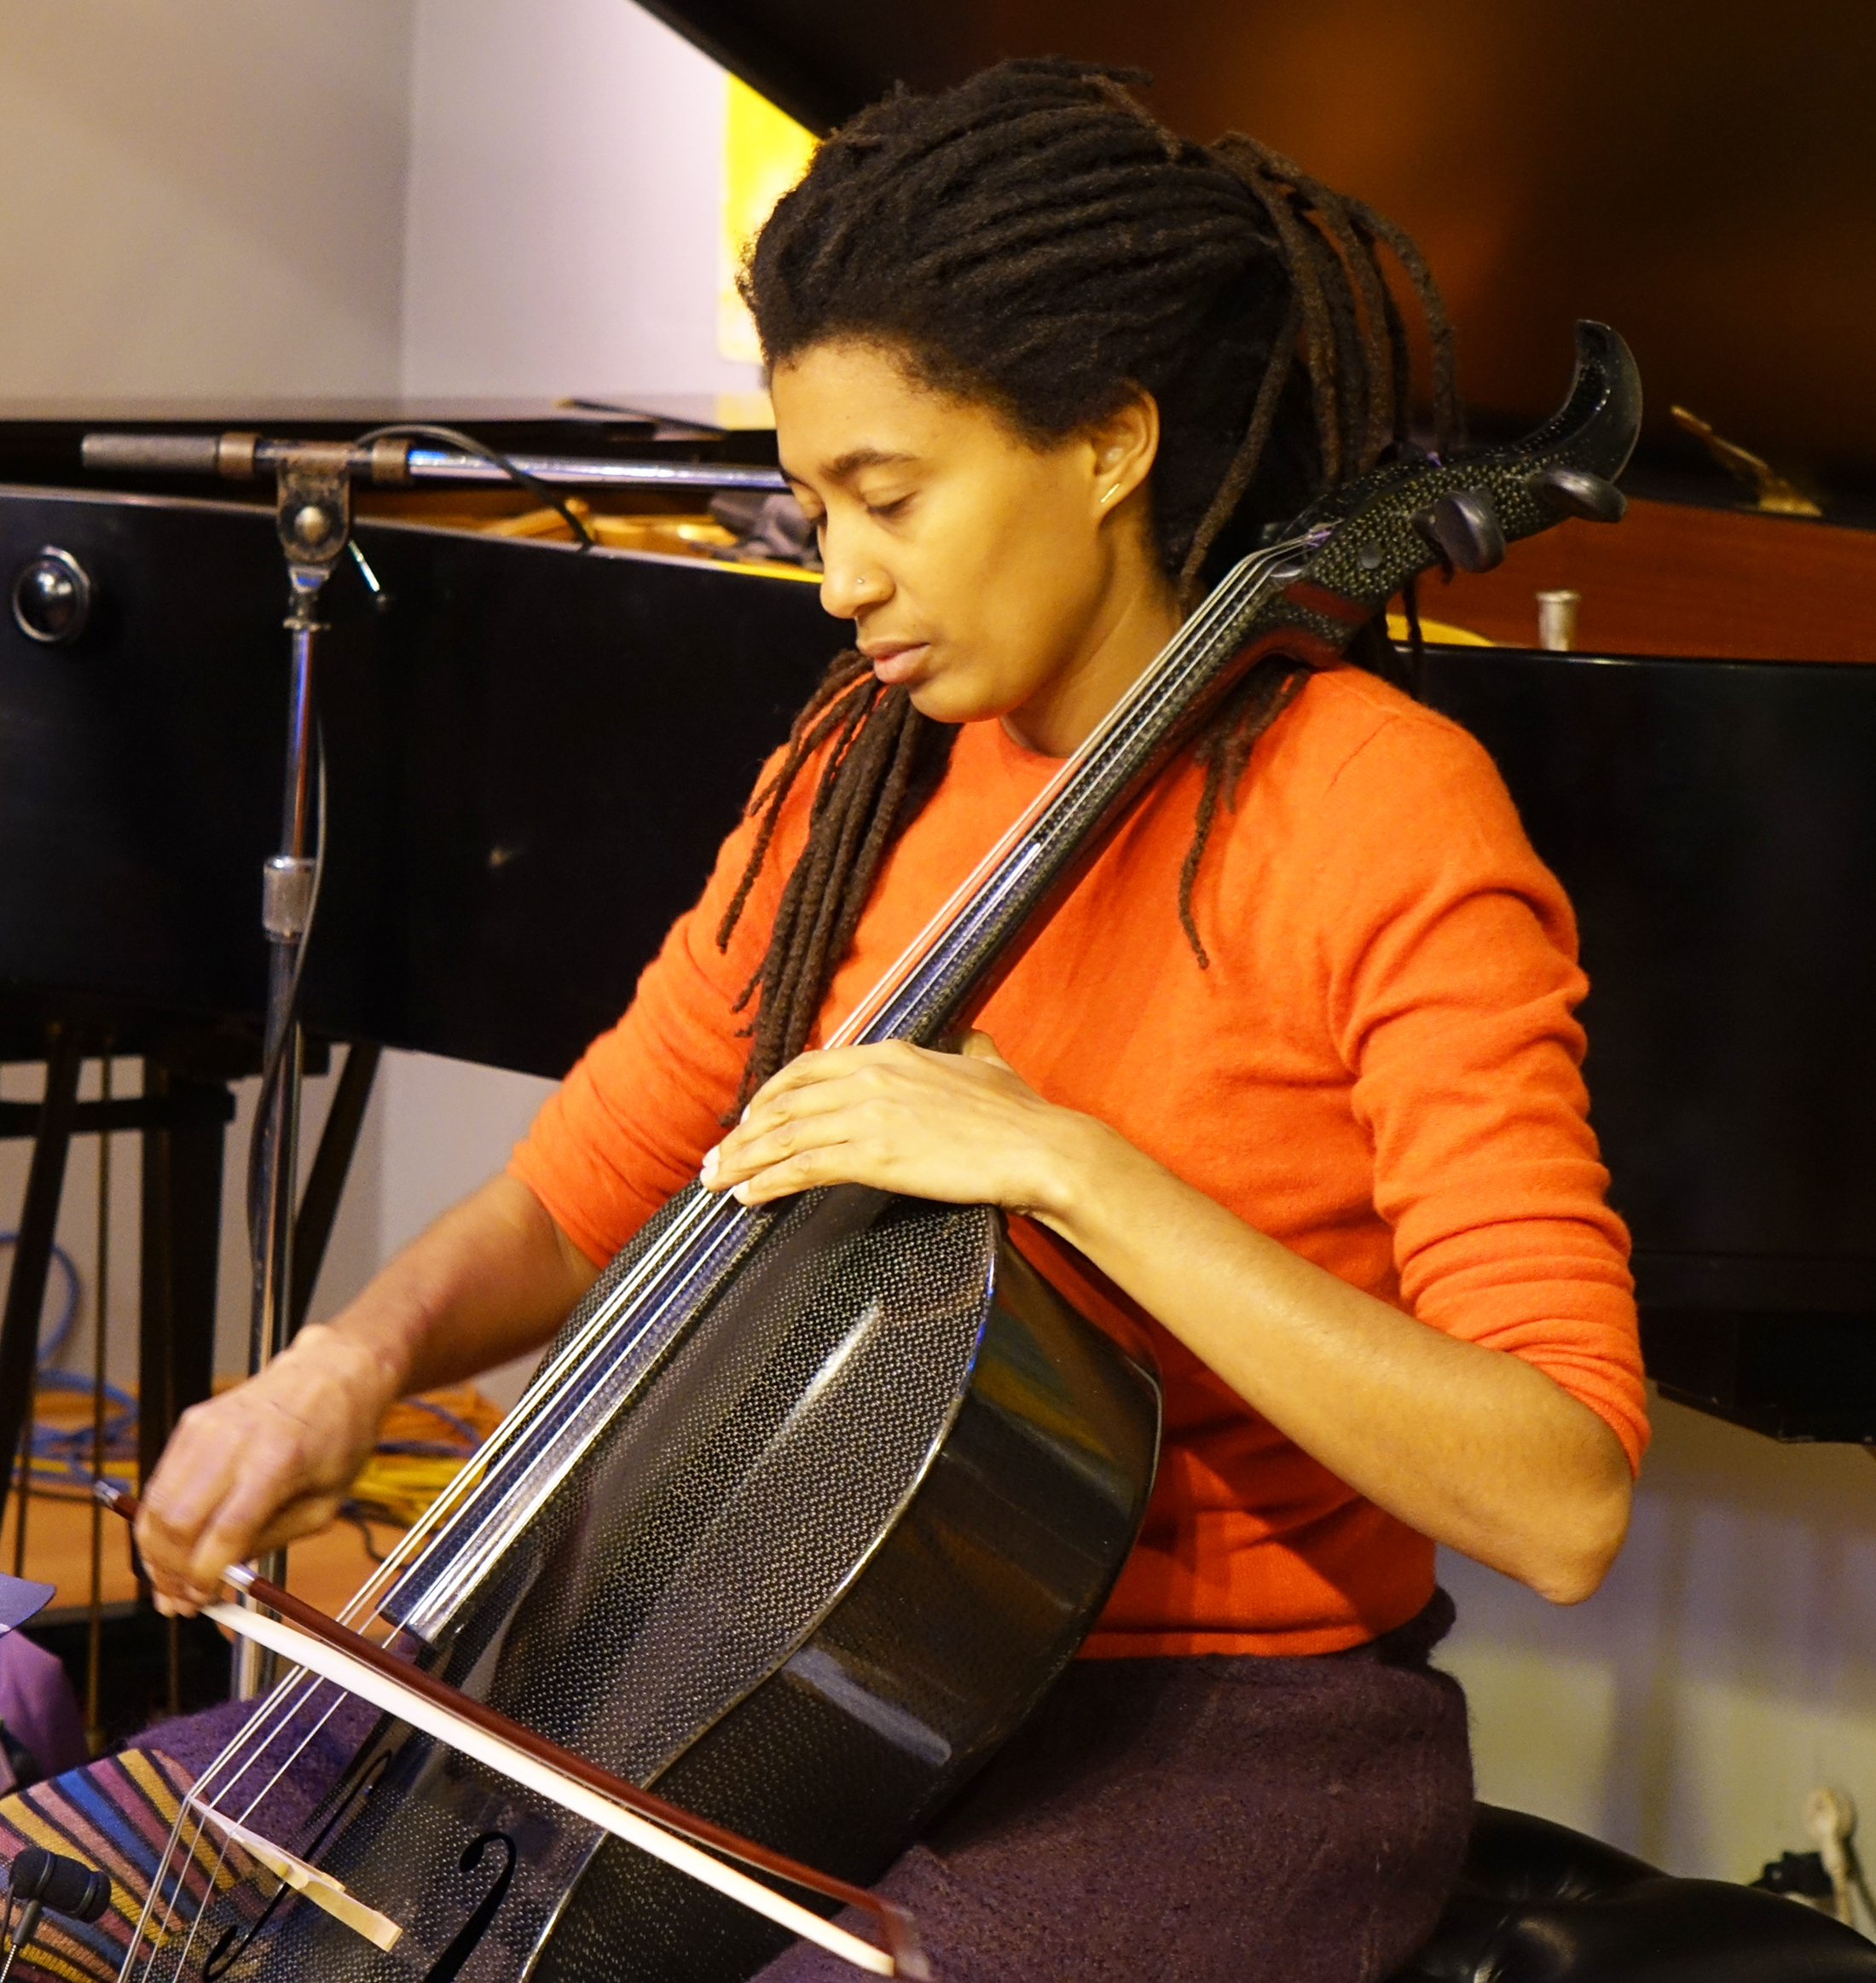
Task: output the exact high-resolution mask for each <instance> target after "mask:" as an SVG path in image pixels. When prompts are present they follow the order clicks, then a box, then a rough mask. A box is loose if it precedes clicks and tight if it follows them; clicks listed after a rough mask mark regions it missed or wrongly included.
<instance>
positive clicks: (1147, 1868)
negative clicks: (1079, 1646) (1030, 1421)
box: [757, 1592, 1472, 1983]
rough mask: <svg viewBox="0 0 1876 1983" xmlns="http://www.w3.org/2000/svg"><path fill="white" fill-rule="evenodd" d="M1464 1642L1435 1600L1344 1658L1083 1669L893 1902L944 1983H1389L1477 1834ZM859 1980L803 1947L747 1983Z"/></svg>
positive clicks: (894, 1882) (897, 1881)
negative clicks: (1459, 1646) (1456, 1654)
mask: <svg viewBox="0 0 1876 1983" xmlns="http://www.w3.org/2000/svg"><path fill="white" fill-rule="evenodd" d="M1451 1622H1452V1605H1451V1602H1450V1599H1449V1598H1447V1597H1446V1596H1445V1592H1441V1593H1439V1595H1438V1596H1437V1597H1435V1598H1434V1600H1433V1603H1432V1604H1430V1605H1429V1606H1428V1607H1427V1610H1426V1611H1424V1612H1422V1613H1421V1615H1420V1616H1419V1617H1418V1618H1417V1619H1416V1620H1414V1621H1411V1622H1410V1624H1408V1625H1404V1626H1401V1627H1400V1629H1399V1630H1398V1632H1392V1633H1390V1634H1389V1635H1388V1636H1387V1638H1384V1639H1381V1640H1377V1641H1376V1642H1375V1644H1372V1645H1368V1646H1362V1647H1358V1648H1356V1649H1355V1650H1353V1651H1352V1652H1346V1653H1336V1654H1330V1655H1323V1656H1318V1657H1316V1658H1309V1659H1273V1658H1261V1657H1250V1658H1219V1657H1198V1658H1186V1659H1151V1660H1082V1661H1077V1662H1076V1663H1075V1664H1074V1666H1073V1667H1070V1668H1069V1670H1068V1673H1066V1674H1064V1675H1063V1677H1062V1680H1061V1681H1060V1683H1059V1684H1057V1687H1056V1688H1055V1690H1054V1691H1053V1692H1052V1693H1051V1694H1050V1695H1049V1696H1048V1697H1047V1699H1046V1700H1045V1701H1044V1702H1043V1704H1042V1706H1041V1707H1040V1708H1039V1709H1038V1710H1037V1711H1036V1713H1035V1714H1034V1716H1033V1717H1032V1718H1031V1719H1030V1720H1029V1721H1028V1723H1027V1724H1025V1725H1024V1726H1023V1728H1022V1730H1021V1731H1020V1732H1019V1733H1018V1734H1017V1735H1016V1737H1015V1739H1014V1740H1012V1741H1011V1742H1010V1744H1009V1745H1008V1746H1007V1747H1006V1748H1005V1749H1003V1750H1002V1751H1001V1752H1000V1753H999V1755H998V1756H997V1757H996V1758H995V1760H993V1762H992V1763H991V1765H990V1766H989V1767H988V1768H987V1770H986V1771H984V1773H983V1775H982V1776H981V1777H979V1778H978V1780H977V1782H976V1783H975V1784H974V1785H973V1786H972V1787H971V1788H970V1789H968V1790H967V1791H966V1792H965V1794H964V1797H963V1798H962V1799H961V1800H959V1802H958V1803H957V1804H956V1805H954V1806H952V1809H951V1810H950V1812H947V1815H946V1816H945V1817H944V1818H941V1820H940V1822H939V1824H937V1825H936V1826H935V1828H934V1829H933V1830H932V1831H931V1832H930V1833H929V1835H928V1836H927V1837H926V1838H925V1840H924V1841H923V1842H922V1843H921V1844H919V1845H917V1846H915V1847H913V1848H912V1851H911V1852H909V1853H906V1855H905V1857H904V1858H901V1859H900V1860H899V1862H898V1863H897V1864H895V1866H894V1867H893V1869H892V1870H891V1871H890V1872H889V1874H888V1875H887V1876H886V1877H885V1879H884V1880H883V1881H882V1882H881V1883H880V1887H879V1891H880V1892H882V1893H886V1894H889V1895H890V1896H891V1898H893V1899H895V1900H897V1901H899V1902H900V1904H901V1905H903V1906H905V1907H906V1908H907V1909H908V1910H909V1911H911V1913H912V1916H913V1918H914V1920H915V1921H916V1922H918V1928H919V1931H920V1934H921V1935H922V1937H923V1939H924V1944H925V1949H926V1952H927V1954H928V1955H929V1957H931V1960H932V1963H933V1966H934V1967H935V1969H936V1971H937V1974H938V1976H939V1978H940V1980H941V1983H1070V1980H1071V1979H1072V1980H1073V1983H1146V1980H1147V1979H1151V1983H1249V1980H1252V1979H1264V1978H1267V1979H1269V1980H1270V1983H1378V1980H1379V1979H1381V1978H1385V1977H1387V1976H1390V1975H1392V1974H1393V1973H1394V1972H1395V1971H1396V1970H1397V1969H1399V1968H1400V1967H1401V1965H1402V1964H1403V1963H1405V1962H1407V1961H1408V1960H1409V1958H1410V1957H1412V1955H1413V1954H1414V1953H1415V1951H1416V1950H1418V1949H1419V1948H1420V1947H1421V1945H1422V1944H1423V1943H1424V1942H1425V1941H1426V1940H1427V1937H1428V1935H1429V1934H1431V1933H1432V1932H1433V1926H1434V1923H1435V1922H1436V1921H1437V1920H1438V1918H1439V1911H1440V1909H1441V1908H1442V1906H1443V1905H1445V1900H1446V1898H1447V1896H1448V1894H1449V1893H1450V1892H1451V1889H1452V1887H1453V1883H1454V1882H1455V1881H1456V1878H1457V1877H1458V1873H1459V1868H1460V1864H1461V1861H1462V1858H1463V1856H1464V1853H1465V1849H1466V1842H1467V1839H1468V1835H1469V1833H1470V1831H1471V1828H1472V1767H1471V1761H1470V1758H1469V1755H1468V1748H1467V1742H1466V1705H1465V1697H1464V1696H1463V1695H1462V1693H1461V1691H1460V1689H1459V1685H1458V1683H1457V1682H1456V1681H1455V1680H1453V1679H1451V1678H1450V1676H1448V1675H1446V1674H1444V1673H1436V1672H1435V1671H1434V1670H1433V1668H1432V1667H1429V1666H1428V1665H1427V1654H1428V1653H1429V1652H1430V1651H1431V1650H1432V1648H1433V1645H1435V1644H1437V1643H1438V1642H1439V1639H1440V1638H1444V1637H1445V1633H1446V1631H1447V1630H1448V1628H1449V1627H1450V1625H1451ZM850 1925H852V1926H854V1927H855V1928H859V1929H860V1932H862V1933H864V1932H866V1930H865V1927H864V1924H863V1923H862V1922H861V1921H860V1920H859V1919H858V1918H850ZM852 1974H853V1971H852V1970H851V1969H849V1968H848V1966H847V1965H846V1964H845V1963H842V1962H841V1961H839V1960H838V1959H837V1957H832V1956H830V1955H827V1954H826V1953H825V1952H824V1951H821V1950H820V1949H819V1948H817V1947H815V1946H814V1945H813V1944H812V1943H808V1942H798V1943H796V1945H795V1946H794V1947H793V1948H792V1949H790V1951H788V1952H787V1953H786V1954H785V1955H784V1956H782V1957H779V1959H778V1960H777V1961H776V1962H774V1963H771V1964H770V1965H769V1966H768V1967H767V1969H764V1970H763V1971H762V1972H761V1977H760V1978H759V1979H758V1980H757V1983H847V1980H848V1978H850V1977H851V1976H852Z"/></svg>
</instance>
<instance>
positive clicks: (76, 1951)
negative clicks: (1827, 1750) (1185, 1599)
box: [0, 1592, 1472, 1983]
mask: <svg viewBox="0 0 1876 1983" xmlns="http://www.w3.org/2000/svg"><path fill="white" fill-rule="evenodd" d="M1452 1615H1453V1614H1452V1606H1451V1603H1450V1601H1449V1600H1448V1599H1447V1597H1446V1596H1445V1593H1444V1592H1441V1593H1440V1594H1439V1596H1437V1597H1435V1598H1434V1600H1433V1603H1432V1604H1430V1605H1429V1606H1428V1607H1427V1609H1426V1610H1425V1611H1424V1612H1422V1613H1421V1615H1420V1616H1419V1617H1418V1618H1416V1619H1415V1620H1413V1621H1411V1622H1410V1624H1407V1625H1404V1626H1401V1627H1400V1629H1399V1630H1398V1631H1397V1632H1391V1633H1389V1634H1388V1635H1387V1638H1382V1639H1378V1640H1376V1641H1375V1643H1374V1644H1371V1645H1365V1646H1359V1647H1357V1648H1356V1649H1354V1650H1352V1651H1350V1652H1346V1653H1332V1654H1327V1655H1320V1656H1318V1657H1315V1658H1309V1659H1268V1658H1261V1657H1256V1658H1232V1659H1221V1658H1190V1659H1154V1660H1083V1661H1077V1662H1076V1663H1075V1664H1074V1666H1073V1667H1070V1668H1069V1670H1068V1673H1066V1674H1065V1675H1064V1676H1063V1677H1062V1679H1061V1681H1060V1682H1059V1683H1058V1684H1057V1686H1056V1687H1055V1689H1054V1690H1053V1691H1052V1692H1051V1694H1050V1695H1049V1696H1048V1697H1047V1699H1046V1700H1045V1702H1043V1704H1042V1706H1041V1707H1040V1708H1039V1709H1038V1710H1037V1712H1036V1713H1035V1714H1034V1716H1033V1717H1032V1718H1031V1719H1030V1720H1029V1721H1028V1723H1026V1724H1025V1725H1024V1726H1023V1728H1022V1730H1021V1731H1020V1732H1019V1733H1018V1734H1017V1735H1016V1737H1015V1739H1014V1740H1013V1741H1011V1742H1010V1744H1009V1745H1008V1746H1007V1747H1006V1748H1005V1749H1004V1750H1002V1751H1001V1753H1000V1754H999V1755H998V1756H997V1758H996V1760H994V1761H993V1763H992V1764H991V1765H990V1766H989V1768H988V1769H987V1770H986V1771H984V1773H983V1775H982V1776H981V1777H979V1778H978V1779H977V1781H976V1783H974V1784H973V1785H972V1786H971V1787H970V1789H969V1790H967V1791H966V1792H965V1794H964V1796H963V1797H962V1798H961V1799H960V1800H958V1803H957V1804H955V1805H954V1806H952V1808H951V1810H950V1811H949V1812H947V1814H946V1816H945V1817H944V1818H942V1819H941V1822H940V1823H939V1824H938V1825H937V1826H936V1827H935V1828H934V1829H933V1830H932V1832H931V1833H930V1834H929V1835H928V1837H927V1838H926V1839H925V1841H924V1842H923V1843H922V1844H920V1845H918V1846H916V1847H913V1849H912V1851H911V1852H909V1853H906V1855H905V1857H904V1858H901V1859H900V1861H899V1862H898V1864H896V1865H895V1867H894V1868H893V1870H891V1872H890V1873H889V1874H888V1875H887V1876H886V1878H885V1880H884V1881H883V1882H882V1883H881V1885H882V1890H883V1892H885V1893H889V1894H891V1895H892V1896H893V1898H894V1899H897V1900H899V1901H900V1902H901V1903H902V1904H903V1905H905V1906H906V1907H907V1908H908V1909H909V1910H910V1911H911V1912H912V1916H913V1918H914V1919H915V1920H916V1921H917V1922H918V1928H919V1932H920V1934H921V1935H922V1936H923V1938H924V1943H925V1946H926V1950H927V1952H928V1953H929V1955H930V1957H932V1960H933V1963H934V1965H935V1969H936V1970H937V1972H938V1975H939V1977H940V1979H941V1983H1070V1980H1071V1979H1072V1980H1073V1983H1109V1980H1110V1979H1111V1980H1112V1983H1147V1980H1149V1979H1150V1980H1151V1983H1252V1980H1254V1979H1265V1978H1267V1979H1269V1980H1270V1983H1379V1979H1381V1978H1384V1977H1386V1976H1387V1975H1389V1974H1392V1972H1393V1970H1395V1969H1398V1967H1399V1966H1400V1965H1401V1964H1402V1963H1404V1962H1405V1961H1406V1960H1407V1958H1408V1957H1410V1956H1411V1955H1412V1954H1413V1952H1414V1951H1415V1950H1416V1949H1417V1948H1418V1947H1419V1946H1420V1945H1421V1943H1422V1942H1423V1941H1424V1940H1426V1939H1427V1935H1428V1934H1430V1933H1431V1931H1432V1928H1433V1922H1434V1921H1435V1919H1436V1917H1437V1916H1438V1915H1439V1910H1440V1908H1441V1906H1442V1905H1444V1903H1445V1898H1446V1895H1447V1893H1449V1892H1450V1889H1451V1887H1452V1885H1453V1882H1454V1881H1455V1880H1456V1877H1457V1875H1458V1871H1459V1864H1460V1859H1461V1857H1462V1854H1463V1853H1464V1850H1465V1846H1466V1841H1467V1836H1468V1832H1469V1830H1470V1829H1471V1823H1472V1772H1471V1765H1470V1760H1469V1758H1468V1752H1467V1746H1466V1706H1465V1699H1464V1696H1462V1694H1461V1692H1460V1690H1459V1686H1458V1684H1457V1683H1456V1681H1455V1680H1453V1679H1450V1677H1449V1676H1447V1675H1445V1674H1444V1673H1436V1672H1435V1671H1433V1668H1432V1667H1429V1666H1428V1665H1427V1655H1428V1654H1429V1652H1430V1651H1431V1650H1432V1649H1433V1646H1434V1645H1435V1644H1438V1643H1439V1640H1440V1639H1441V1638H1444V1637H1445V1633H1446V1631H1447V1629H1448V1627H1449V1626H1450V1624H1451V1622H1452ZM245 1717H246V1709H245V1708H241V1707H236V1706H233V1705H230V1706H229V1707H227V1708H217V1709H211V1711H210V1712H209V1713H206V1714H203V1715H197V1716H194V1717H192V1718H190V1719H188V1720H185V1721H180V1722H171V1723H169V1724H168V1725H165V1726H164V1727H161V1728H158V1729H153V1730H152V1731H150V1732H149V1733H148V1735H147V1736H145V1737H143V1738H142V1742H141V1743H140V1745H139V1748H137V1749H136V1750H133V1751H130V1752H129V1753H128V1754H125V1755H124V1756H122V1757H113V1758H109V1759H107V1760H105V1761H103V1762H100V1763H95V1764H92V1765H91V1766H90V1767H89V1768H87V1769H84V1770H74V1771H71V1772H70V1773H69V1774H68V1775H67V1776H64V1777H56V1778H55V1779H53V1780H52V1781H51V1782H49V1783H42V1784H38V1785H36V1786H35V1787H34V1788H33V1789H31V1790H28V1791H26V1792H25V1793H23V1794H22V1795H20V1796H17V1797H12V1798H5V1799H0V1859H10V1858H11V1857H12V1855H13V1853H14V1852H15V1851H17V1850H18V1849H19V1848H20V1847H21V1846H23V1845H26V1844H29V1843H31V1844H39V1845H47V1846H51V1847H54V1849H55V1850H57V1849H63V1850H65V1851H67V1852H70V1853H76V1854H77V1855H78V1857H80V1858H84V1859H85V1860H87V1861H88V1862H89V1863H90V1864H94V1865H101V1866H104V1867H105V1868H106V1869H107V1870H109V1871H110V1873H111V1874H112V1876H113V1882H114V1883H115V1884H114V1890H113V1902H114V1905H113V1908H112V1909H111V1911H110V1912H109V1914H107V1916H106V1917H105V1919H104V1920H102V1921H101V1922H97V1923H96V1924H94V1925H93V1926H91V1927H90V1928H83V1927H79V1926H78V1925H77V1924H75V1923H72V1924H67V1923H63V1922H52V1921H50V1920H49V1921H48V1922H47V1924H46V1926H45V1928H43V1930H42V1933H41V1936H40V1939H39V1946H40V1948H41V1949H43V1951H44V1954H45V1956H46V1957H48V1958H49V1960H48V1961H47V1962H46V1963H44V1964H43V1966H42V1965H41V1964H40V1963H35V1962H33V1961H32V1959H31V1957H28V1958H27V1959H26V1960H23V1961H22V1962H21V1963H20V1965H19V1967H18V1968H17V1969H15V1971H14V1978H15V1980H16V1983H26V1980H27V1979H33V1980H34V1983H49V1980H50V1979H52V1978H55V1977H57V1978H60V1979H66V1980H68V1979H71V1978H72V1977H73V1976H79V1977H87V1978H90V1977H96V1978H98V1979H100V1983H103V1980H105V1979H108V1978H110V1977H113V1976H114V1975H115V1974H117V1969H118V1965H119V1962H120V1961H121V1960H122V1957H123V1955H124V1949H125V1947H126V1945H127V1943H128V1941H129V1938H130V1929H131V1926H132V1924H133V1922H134V1921H135V1919H136V1911H137V1905H138V1902H139V1900H140V1898H141V1895H142V1893H143V1892H144V1891H146V1890H147V1888H148V1884H149V1881H150V1879H151V1877H152V1876H153V1872H154V1870H155V1866H156V1863H157V1860H158V1858H159V1854H160V1852H161V1849H162V1845H163V1841H164V1838H165V1834H166V1832H167V1829H168V1827H169V1824H170V1822H171V1819H172V1818H174V1817H175V1815H176V1811H177V1801H178V1799H179V1798H180V1797H181V1796H182V1794H183V1793H184V1792H185V1791H186V1789H187V1788H188V1785H189V1783H192V1782H193V1781H194V1778H195V1777H198V1776H199V1775H200V1773H201V1772H202V1771H203V1770H204V1769H206V1767H207V1766H208V1765H209V1763H210V1762H211V1761H212V1760H213V1759H214V1757H215V1756H216V1755H217V1754H218V1753H219V1751H220V1750H221V1748H223V1744H224V1743H225V1742H228V1741H229V1739H230V1737H232V1736H233V1735H234V1732H235V1731H236V1730H237V1729H238V1728H239V1726H240V1724H241V1722H242V1720H243V1719H245ZM351 1719H352V1721H353V1723H354V1724H355V1725H350V1726H348V1727H346V1728H344V1729H340V1728H339V1727H338V1726H337V1725H334V1726H333V1727H332V1728H329V1729H327V1731H325V1732H324V1734H323V1735H322V1737H321V1740H320V1742H319V1743H318V1744H317V1747H318V1748H319V1750H320V1752H321V1753H320V1754H318V1755H317V1756H316V1758H313V1759H311V1760H312V1763H313V1766H312V1767H311V1768H310V1769H309V1770H307V1771H304V1772H302V1774H301V1778H300V1781H299V1783H297V1784H296V1785H295V1786H294V1788H293V1791H292V1794H291V1795H287V1803H289V1804H292V1805H294V1806H295V1808H293V1809H288V1808H287V1805H286V1804H283V1805H282V1806H281V1808H280V1809H279V1810H277V1811H275V1810H273V1809H272V1808H270V1809H269V1814H268V1815H269V1827H268V1829H271V1830H273V1832H274V1835H275V1836H286V1835H289V1834H290V1833H291V1832H292V1830H293V1829H295V1827H294V1824H293V1822H292V1820H293V1819H294V1818H296V1817H297V1816H300V1815H303V1814H304V1810H303V1807H304V1804H305V1802H306V1801H307V1800H309V1799H310V1796H311V1795H314V1794H315V1793H316V1789H318V1788H319V1787H321V1786H322V1785H323V1783H325V1782H327V1781H329V1780H330V1779H331V1778H332V1777H334V1776H336V1775H337V1773H338V1771H339V1768H340V1767H341V1766H342V1764H343V1761H344V1759H345V1755H346V1754H349V1753H350V1748H351V1747H352V1746H354V1745H355V1744H356V1741H357V1740H358V1739H360V1738H361V1737H362V1734H363V1732H364V1731H365V1729H366V1728H368V1726H369V1725H370V1723H371V1721H372V1719H373V1716H372V1714H371V1713H370V1712H369V1710H368V1709H365V1708H363V1706H362V1703H361V1704H360V1705H359V1708H358V1711H357V1712H356V1714H355V1715H354V1716H353V1717H352V1718H351ZM283 1794H286V1786H282V1790H281V1793H277V1794H276V1795H283ZM856 1925H857V1924H856ZM855 1974H857V1972H856V1971H854V1970H853V1969H850V1968H848V1965H847V1964H845V1963H842V1962H840V1961H839V1960H838V1959H837V1958H836V1957H832V1956H829V1955H827V1954H825V1953H824V1952H823V1951H820V1950H819V1949H818V1948H815V1947H814V1946H813V1945H809V1944H799V1945H796V1947H795V1948H794V1949H793V1950H791V1951H790V1952H789V1953H788V1954H786V1955H785V1956H783V1957H781V1958H780V1959H779V1961H777V1962H775V1963H771V1964H770V1965H769V1967H768V1968H767V1969H765V1970H764V1971H763V1972H762V1974H761V1978H760V1979H759V1980H758V1983H850V1980H851V1979H852V1978H853V1977H854V1975H855Z"/></svg>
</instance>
